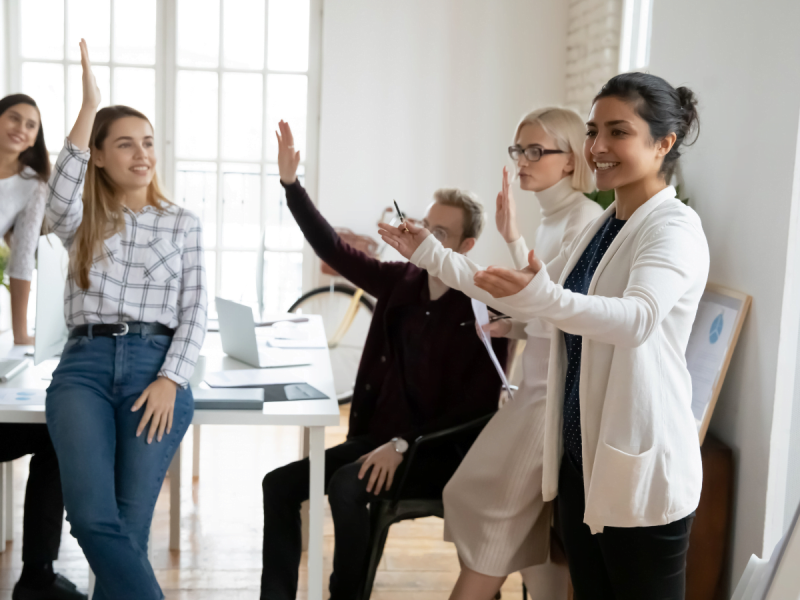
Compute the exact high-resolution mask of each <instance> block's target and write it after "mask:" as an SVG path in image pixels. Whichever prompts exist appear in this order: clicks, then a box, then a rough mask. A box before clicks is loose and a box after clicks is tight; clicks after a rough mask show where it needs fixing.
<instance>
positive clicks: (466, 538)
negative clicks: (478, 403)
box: [444, 364, 551, 577]
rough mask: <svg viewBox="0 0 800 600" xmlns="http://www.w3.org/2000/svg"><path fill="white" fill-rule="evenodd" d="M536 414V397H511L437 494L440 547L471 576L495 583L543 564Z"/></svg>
mask: <svg viewBox="0 0 800 600" xmlns="http://www.w3.org/2000/svg"><path fill="white" fill-rule="evenodd" d="M525 366H526V367H527V366H528V365H527V364H526V365H525ZM545 368H546V367H545ZM522 391H523V390H520V392H522ZM544 411H545V398H544V394H541V393H537V394H529V395H527V397H526V396H523V395H522V394H519V393H518V395H517V396H516V397H515V398H514V399H513V400H511V401H509V402H508V403H507V404H506V405H505V406H503V408H501V409H500V410H499V411H498V413H497V414H496V415H495V416H494V417H493V418H492V420H491V421H489V423H488V424H487V425H486V427H485V428H484V430H483V431H482V432H481V434H480V435H479V436H478V439H477V440H476V441H475V443H474V444H473V445H472V448H470V450H469V452H468V453H467V455H466V457H465V458H464V461H463V462H462V463H461V466H460V467H459V468H458V470H457V471H456V472H455V474H454V475H453V478H452V479H451V480H450V482H449V483H448V484H447V487H445V489H444V519H445V523H444V525H445V533H444V535H445V540H447V541H451V542H453V543H455V545H456V548H457V550H458V554H459V557H460V558H461V560H462V561H463V562H464V564H465V565H466V566H467V567H468V568H469V569H471V570H473V571H476V572H478V573H482V574H484V575H491V576H495V577H502V576H505V575H509V574H511V573H514V572H516V571H520V570H522V569H525V568H526V567H530V566H532V565H538V564H541V563H544V562H545V561H546V559H547V556H548V553H549V547H550V522H551V506H550V503H545V502H544V499H543V498H542V460H543V456H542V452H543V450H542V449H543V442H544Z"/></svg>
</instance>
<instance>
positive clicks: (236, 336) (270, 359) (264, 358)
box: [216, 296, 311, 368]
mask: <svg viewBox="0 0 800 600" xmlns="http://www.w3.org/2000/svg"><path fill="white" fill-rule="evenodd" d="M216 302H217V314H218V315H219V335H220V338H221V339H222V350H223V351H224V352H225V354H227V355H228V356H230V357H231V358H235V359H236V360H239V361H241V362H243V363H247V364H248V365H252V366H254V367H259V368H266V367H295V366H300V365H308V364H311V361H310V360H309V355H308V353H307V352H301V351H297V350H284V349H282V348H267V347H266V344H264V347H259V345H258V340H257V339H256V321H255V319H254V318H253V309H252V308H250V307H249V306H246V305H244V304H239V303H238V302H232V301H231V300H225V299H224V298H220V297H219V296H217V299H216Z"/></svg>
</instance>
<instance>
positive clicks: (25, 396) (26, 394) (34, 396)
mask: <svg viewBox="0 0 800 600" xmlns="http://www.w3.org/2000/svg"><path fill="white" fill-rule="evenodd" d="M46 397H47V392H45V391H44V390H23V389H14V388H4V389H0V405H3V406H12V405H13V406H44V400H45V398H46Z"/></svg>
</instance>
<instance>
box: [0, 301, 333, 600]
mask: <svg viewBox="0 0 800 600" xmlns="http://www.w3.org/2000/svg"><path fill="white" fill-rule="evenodd" d="M309 316H310V319H311V324H312V325H313V326H316V327H319V328H321V327H322V320H321V318H320V317H318V316H315V315H309ZM12 343H13V339H12V337H11V335H10V332H9V333H6V334H3V335H2V336H0V356H5V355H6V354H7V353H8V351H9V349H10V348H11V345H12ZM307 352H308V353H309V355H310V358H311V365H310V366H305V367H291V368H289V369H287V371H290V370H304V371H305V372H306V373H307V374H308V377H307V382H308V383H309V384H310V385H312V386H314V387H315V388H317V389H318V390H320V391H321V392H323V393H324V394H326V395H328V397H329V399H328V400H298V401H291V402H265V403H264V408H263V410H262V411H261V412H258V411H250V410H196V411H195V413H194V418H193V419H192V424H194V425H294V426H300V427H306V428H307V429H308V434H309V436H308V437H309V459H310V461H311V474H310V496H309V500H310V502H309V523H308V532H309V543H308V597H309V598H310V599H312V600H322V589H323V582H322V541H323V528H322V522H323V514H324V513H323V504H324V496H325V485H324V477H325V427H326V426H328V425H338V424H339V405H338V403H337V402H336V393H335V388H334V384H333V373H332V372H331V363H330V356H329V354H328V350H327V348H326V349H319V350H307ZM202 354H203V355H204V356H205V357H206V369H205V370H206V373H209V372H213V371H220V370H223V369H226V370H227V369H249V368H252V367H250V366H249V365H245V364H243V363H240V362H238V361H236V360H233V359H232V358H230V357H228V356H225V355H224V354H223V352H222V347H221V343H220V339H219V334H218V333H209V334H208V335H207V336H206V342H205V344H204V346H203V352H202ZM56 365H57V361H56V360H48V361H45V362H43V363H41V364H40V365H38V366H36V367H34V366H33V365H31V366H30V367H28V368H27V369H26V370H25V371H23V372H22V373H21V374H20V375H18V376H17V377H15V378H14V379H12V380H11V381H10V382H8V383H5V384H0V388H3V387H8V388H15V389H34V390H43V389H46V388H47V386H48V385H49V384H50V381H49V378H50V374H51V373H52V372H53V370H54V369H55V367H56ZM194 392H195V395H196V396H200V395H203V396H207V397H213V395H214V394H215V393H218V392H215V391H214V390H211V389H209V388H208V386H207V385H206V384H201V386H199V387H198V388H195V390H194ZM250 393H252V391H250ZM44 422H45V415H44V407H43V406H30V407H28V406H23V407H17V406H4V405H0V423H44ZM195 431H197V430H195ZM180 461H181V450H180V448H179V449H178V452H177V453H176V455H175V458H174V459H173V462H172V465H171V466H170V471H169V472H170V549H179V540H180ZM3 482H5V485H3ZM10 483H11V481H10V465H7V464H5V463H4V464H3V465H2V471H0V488H2V487H7V488H8V489H7V490H3V491H2V492H0V493H3V494H5V498H10V493H11V492H10V488H11V486H10ZM5 498H4V500H5ZM0 504H2V505H3V506H4V507H7V508H5V509H4V511H5V512H4V514H0V533H2V530H3V529H5V528H7V529H8V532H6V533H5V535H4V536H3V538H2V542H0V543H2V544H3V545H4V542H5V540H6V539H10V527H8V525H10V523H11V515H10V510H11V508H10V507H11V506H12V505H13V503H11V502H7V501H3V502H0Z"/></svg>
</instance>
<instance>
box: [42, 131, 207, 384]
mask: <svg viewBox="0 0 800 600" xmlns="http://www.w3.org/2000/svg"><path fill="white" fill-rule="evenodd" d="M88 162H89V151H88V150H87V151H84V152H81V151H80V150H79V149H78V148H77V147H75V146H74V145H73V144H72V143H71V142H70V141H69V140H66V142H65V144H64V149H63V150H62V151H61V154H59V155H58V160H57V161H56V165H55V169H54V170H53V174H52V175H51V177H50V182H49V194H48V198H47V204H46V208H45V220H46V222H47V225H48V226H49V227H50V229H51V230H52V231H53V232H54V233H55V234H56V235H58V237H59V238H60V239H61V241H62V242H63V243H64V246H65V247H66V248H67V249H68V250H69V249H70V247H71V246H72V242H73V240H74V238H75V233H76V232H77V230H78V227H79V226H80V224H81V221H82V219H83V202H82V201H81V196H82V192H83V180H84V177H85V175H86V166H87V164H88ZM123 212H124V217H125V228H124V229H123V230H122V231H120V232H119V233H116V234H114V235H113V236H111V237H110V238H108V239H106V240H105V242H104V243H103V248H102V252H101V253H98V255H97V256H95V258H94V262H93V264H92V267H91V269H90V271H89V288H88V289H86V290H84V289H81V288H80V287H79V286H78V284H77V282H76V281H75V279H74V277H73V274H72V273H71V272H70V274H69V275H68V277H67V283H66V286H65V288H64V316H65V317H66V320H67V326H68V327H74V326H76V325H84V324H88V323H116V322H119V321H143V322H147V323H162V324H163V325H166V326H167V327H171V328H173V329H175V336H174V337H173V339H172V344H171V345H170V348H169V351H168V352H167V358H166V360H165V361H164V364H163V365H162V367H161V370H160V371H159V375H161V376H164V377H169V378H170V379H172V380H173V381H175V382H176V383H178V384H179V385H181V386H186V385H187V384H188V382H189V377H190V376H191V374H192V371H194V366H195V363H196V362H197V357H198V355H199V354H200V348H201V346H202V345H203V339H204V338H205V333H206V319H207V298H206V274H205V269H204V267H203V247H202V231H201V226H200V221H199V219H198V218H197V217H196V216H195V215H193V214H192V213H191V212H189V211H188V210H184V209H183V208H180V207H178V206H175V205H166V206H164V207H163V208H162V209H157V208H155V207H153V206H146V207H144V208H143V209H142V210H141V211H139V212H138V213H134V212H133V211H131V210H129V209H127V208H124V209H123ZM70 271H71V270H70Z"/></svg>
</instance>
